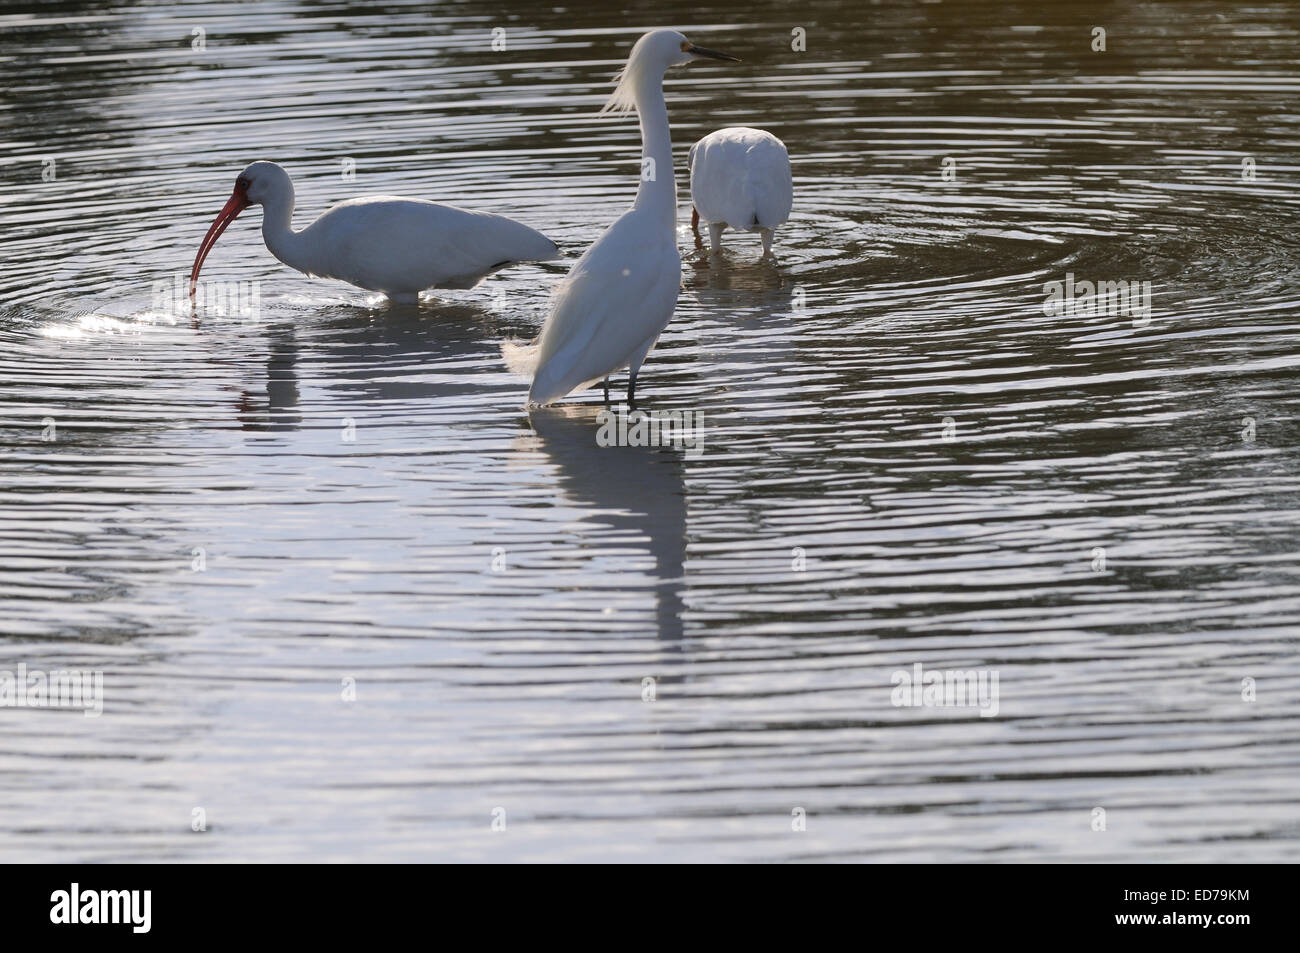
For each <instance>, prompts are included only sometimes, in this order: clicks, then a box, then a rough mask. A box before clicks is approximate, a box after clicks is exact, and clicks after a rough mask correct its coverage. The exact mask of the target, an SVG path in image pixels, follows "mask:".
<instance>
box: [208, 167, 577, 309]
mask: <svg viewBox="0 0 1300 953" xmlns="http://www.w3.org/2000/svg"><path fill="white" fill-rule="evenodd" d="M293 202H294V192H293V181H292V180H291V179H290V178H289V173H288V172H285V171H284V169H282V168H280V167H279V166H278V165H276V164H275V163H274V162H254V163H253V164H251V165H250V166H248V168H246V169H245V170H244V171H243V172H241V173H239V178H237V179H236V180H235V191H234V192H233V193H231V196H230V200H229V201H228V202H226V205H225V208H223V209H222V210H221V212H220V213H218V215H217V218H216V220H215V221H214V222H213V223H212V227H210V228H209V229H208V233H207V234H206V235H204V236H203V244H201V245H200V246H199V253H198V255H196V256H195V258H194V269H193V271H191V272H190V297H191V298H193V297H194V291H195V285H196V282H197V281H198V278H199V269H201V268H202V267H203V260H204V259H205V258H207V257H208V252H209V251H211V250H212V246H213V245H215V244H216V241H217V239H218V238H220V237H221V233H222V232H224V231H225V230H226V228H227V227H228V226H229V225H230V223H231V222H233V221H234V220H235V219H236V218H237V217H238V215H239V213H240V212H242V211H243V210H244V209H246V208H248V207H249V206H250V205H260V206H262V238H263V239H264V240H265V241H266V247H267V248H268V249H269V250H270V252H271V254H272V255H274V256H275V257H276V258H278V259H280V261H282V262H284V263H285V264H286V265H288V266H289V267H290V268H296V269H297V270H298V271H301V272H304V273H305V274H308V275H313V276H317V277H322V278H337V279H338V280H340V281H346V282H347V283H348V284H352V285H356V286H357V287H358V288H365V289H366V290H367V291H382V292H383V293H384V294H386V295H388V297H389V298H391V299H392V300H393V301H395V302H397V303H400V304H414V303H415V302H417V301H418V300H419V294H420V292H421V291H423V290H425V289H426V288H472V287H474V285H476V284H478V283H479V282H480V281H481V280H483V279H484V278H486V277H487V276H488V275H490V274H492V272H494V271H497V270H498V269H500V268H504V267H505V266H506V265H511V264H514V263H515V262H519V261H548V260H550V259H552V258H558V257H559V249H557V248H556V246H555V243H554V242H553V241H551V240H550V239H549V238H547V237H546V236H545V235H543V234H542V233H541V232H538V231H534V230H533V229H531V228H529V227H528V226H527V225H524V224H522V223H520V222H516V221H515V220H514V219H509V218H506V217H505V216H503V215H492V214H490V213H488V212H472V211H469V210H468V209H463V208H456V207H455V206H454V205H439V204H438V203H437V202H426V201H424V200H422V199H402V198H394V197H392V196H388V195H378V196H374V197H371V198H359V199H351V200H349V201H347V202H340V203H339V204H338V205H336V206H334V207H333V208H332V209H330V210H329V211H328V212H326V213H325V214H324V215H322V216H321V217H320V218H318V219H316V221H314V222H312V223H311V224H310V225H308V226H307V227H306V228H304V229H303V230H302V231H300V232H295V231H294V230H293V224H292V222H293Z"/></svg>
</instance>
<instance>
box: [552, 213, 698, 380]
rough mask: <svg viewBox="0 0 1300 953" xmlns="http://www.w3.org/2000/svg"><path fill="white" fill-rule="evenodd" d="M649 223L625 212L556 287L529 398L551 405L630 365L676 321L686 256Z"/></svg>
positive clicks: (635, 214)
mask: <svg viewBox="0 0 1300 953" xmlns="http://www.w3.org/2000/svg"><path fill="white" fill-rule="evenodd" d="M645 226H646V223H645V221H644V217H643V216H640V215H639V214H638V213H637V211H636V210H635V209H633V210H632V211H630V212H628V213H626V214H625V215H624V216H623V217H622V218H620V219H619V220H618V221H617V222H615V223H614V224H613V225H612V226H610V228H609V230H608V231H606V232H605V234H604V235H602V236H601V237H600V238H599V239H598V240H597V241H596V243H595V244H594V245H592V246H591V247H590V248H588V249H587V251H586V252H585V253H584V254H583V256H582V257H581V258H580V259H578V262H577V263H576V264H575V265H574V266H573V270H572V271H570V272H569V274H568V276H567V277H566V278H565V279H564V281H563V282H562V283H561V285H560V287H559V288H558V289H557V290H556V293H555V297H554V299H553V300H552V304H551V313H550V316H549V317H548V318H547V319H546V325H545V327H543V328H542V333H541V336H540V338H539V339H538V355H537V372H536V374H535V375H534V376H533V383H532V387H531V388H530V389H529V392H528V400H529V403H530V404H539V405H540V404H549V403H551V402H553V401H556V400H559V399H560V398H561V397H563V396H564V395H566V394H568V393H571V392H572V391H574V390H580V389H582V388H583V387H586V386H588V385H590V384H592V383H593V382H595V381H598V380H600V379H601V378H603V377H605V376H606V375H608V374H610V373H612V372H613V371H616V370H618V369H620V368H622V367H625V366H626V365H627V364H628V363H629V362H630V361H631V359H632V358H633V357H634V356H636V355H637V354H638V353H640V352H641V350H642V349H643V348H646V349H648V347H650V346H652V345H653V343H654V341H655V339H656V338H658V336H659V333H660V332H661V331H663V329H664V327H665V326H666V325H667V324H668V322H669V320H671V318H672V316H673V309H674V308H675V307H676V306H677V295H678V292H679V291H680V290H681V283H682V259H681V255H680V254H678V251H677V245H676V242H675V241H674V240H673V238H672V236H671V235H667V236H665V235H663V234H662V233H661V232H660V231H659V230H657V229H649V228H647V227H645ZM665 239H667V240H665Z"/></svg>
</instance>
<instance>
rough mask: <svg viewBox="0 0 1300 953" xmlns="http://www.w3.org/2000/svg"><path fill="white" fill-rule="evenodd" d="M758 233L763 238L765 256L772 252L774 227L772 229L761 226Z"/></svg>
mask: <svg viewBox="0 0 1300 953" xmlns="http://www.w3.org/2000/svg"><path fill="white" fill-rule="evenodd" d="M758 234H759V237H760V238H762V239H763V255H764V257H766V256H767V255H770V254H772V229H770V228H760V229H759V230H758Z"/></svg>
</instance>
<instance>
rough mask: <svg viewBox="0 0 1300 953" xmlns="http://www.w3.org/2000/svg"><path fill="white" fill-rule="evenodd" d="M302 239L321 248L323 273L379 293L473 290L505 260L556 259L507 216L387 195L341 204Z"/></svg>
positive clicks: (539, 237) (538, 237) (541, 238)
mask: <svg viewBox="0 0 1300 953" xmlns="http://www.w3.org/2000/svg"><path fill="white" fill-rule="evenodd" d="M303 234H304V235H305V236H310V237H311V238H313V239H318V240H319V242H320V246H321V247H322V249H324V254H323V255H322V256H321V258H320V263H321V266H322V268H323V269H324V270H322V271H321V272H319V273H321V274H324V275H326V276H327V277H330V278H338V279H340V280H342V281H347V282H350V283H352V284H355V285H358V286H360V287H362V288H370V289H372V290H375V291H422V290H424V289H425V288H437V287H470V286H472V285H473V284H475V283H476V282H477V281H478V280H479V279H480V278H482V277H483V276H484V275H486V274H488V273H489V272H491V271H493V270H494V269H495V267H497V266H500V265H502V264H505V263H507V262H512V261H545V260H548V259H551V258H555V257H557V255H558V254H559V250H558V249H557V248H556V246H555V243H554V242H552V241H551V240H550V239H549V238H547V237H546V236H545V235H543V234H542V233H541V232H538V231H535V230H534V229H531V228H529V227H528V226H527V225H524V224H523V223H521V222H516V221H514V220H513V219H509V218H506V217H505V216H502V215H492V214H490V213H487V212H474V211H470V210H468V209H462V208H457V207H456V206H454V205H440V204H438V203H437V202H425V201H421V200H418V199H401V198H392V197H388V196H379V197H375V198H364V199H353V200H352V201H349V202H343V203H341V204H339V205H336V206H334V207H333V208H332V209H330V210H329V211H328V212H326V213H325V214H324V215H322V216H321V217H320V218H318V219H317V220H316V221H315V222H313V223H312V224H311V225H310V226H308V228H307V229H304V232H303Z"/></svg>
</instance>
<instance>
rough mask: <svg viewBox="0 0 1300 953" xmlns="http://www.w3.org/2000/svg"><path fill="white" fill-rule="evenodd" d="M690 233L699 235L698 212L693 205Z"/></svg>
mask: <svg viewBox="0 0 1300 953" xmlns="http://www.w3.org/2000/svg"><path fill="white" fill-rule="evenodd" d="M691 231H693V232H694V233H695V234H696V235H699V234H700V210H699V209H697V208H696V207H695V206H694V205H692V206H691Z"/></svg>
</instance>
